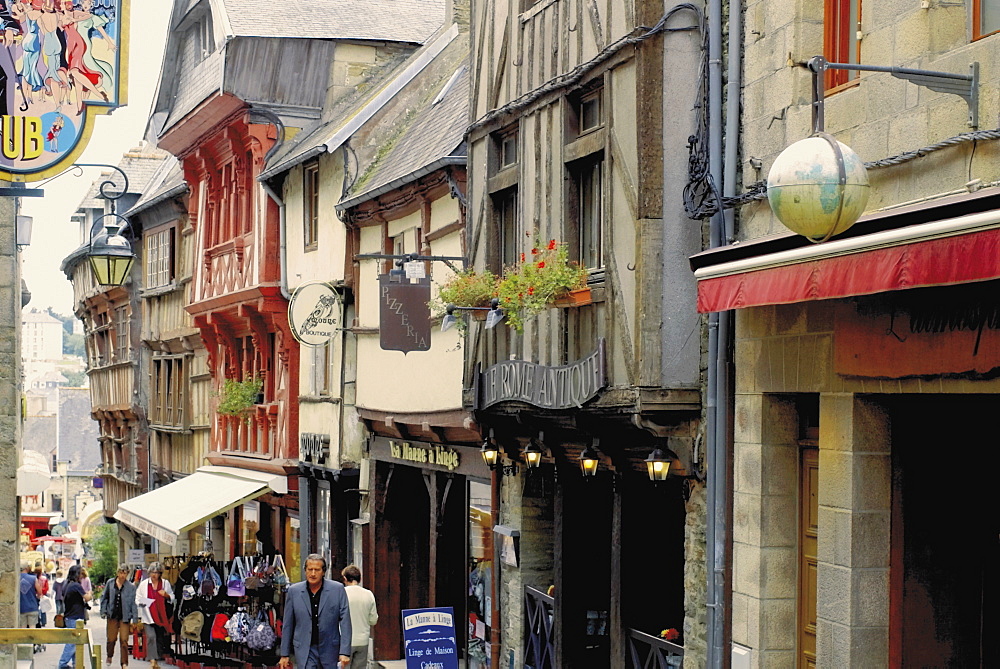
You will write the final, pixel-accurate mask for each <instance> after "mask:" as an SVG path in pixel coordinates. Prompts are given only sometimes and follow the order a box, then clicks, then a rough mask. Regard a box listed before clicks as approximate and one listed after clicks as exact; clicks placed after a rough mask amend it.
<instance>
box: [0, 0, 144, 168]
mask: <svg viewBox="0 0 1000 669" xmlns="http://www.w3.org/2000/svg"><path fill="white" fill-rule="evenodd" d="M128 3H129V0H16V1H15V0H6V1H0V41H2V42H3V45H2V46H0V86H2V90H0V180H4V181H11V182H15V181H38V180H40V179H44V178H47V177H49V176H52V175H54V174H58V173H59V172H61V171H62V170H64V169H65V168H66V167H67V166H69V165H70V164H71V163H73V162H74V161H75V160H76V159H77V157H78V156H79V155H80V154H81V153H82V152H83V150H84V148H86V145H87V141H88V140H89V139H90V135H91V133H92V132H93V120H94V118H95V117H96V116H97V115H98V114H108V113H111V112H112V111H113V110H114V109H116V108H117V107H120V106H123V105H125V103H126V100H125V93H126V90H127V86H126V82H125V80H126V76H127V73H128V59H127V57H126V55H125V54H127V53H128V10H129V4H128Z"/></svg>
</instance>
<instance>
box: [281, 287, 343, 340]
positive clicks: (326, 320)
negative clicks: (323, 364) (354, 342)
mask: <svg viewBox="0 0 1000 669" xmlns="http://www.w3.org/2000/svg"><path fill="white" fill-rule="evenodd" d="M342 320H343V318H342V316H341V301H340V295H338V294H337V291H335V290H334V289H333V288H332V287H331V286H330V285H329V284H327V283H323V282H320V281H316V282H312V283H306V284H303V285H301V286H299V287H298V288H296V289H295V292H294V293H293V294H292V299H291V300H290V301H289V302H288V325H289V327H290V328H291V330H292V335H293V336H294V337H295V339H297V340H298V342H299V343H300V344H302V345H303V346H324V345H326V343H327V342H329V341H330V340H331V339H333V337H334V335H336V334H337V328H338V327H339V326H340V323H341V321H342Z"/></svg>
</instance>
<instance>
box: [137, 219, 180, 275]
mask: <svg viewBox="0 0 1000 669" xmlns="http://www.w3.org/2000/svg"><path fill="white" fill-rule="evenodd" d="M175 230H176V229H175V228H173V227H170V228H167V229H165V230H160V231H158V232H153V233H151V234H149V235H147V236H146V242H145V246H146V288H162V287H163V286H169V285H170V284H172V283H173V281H174V255H175V254H174V244H175V240H176V235H175Z"/></svg>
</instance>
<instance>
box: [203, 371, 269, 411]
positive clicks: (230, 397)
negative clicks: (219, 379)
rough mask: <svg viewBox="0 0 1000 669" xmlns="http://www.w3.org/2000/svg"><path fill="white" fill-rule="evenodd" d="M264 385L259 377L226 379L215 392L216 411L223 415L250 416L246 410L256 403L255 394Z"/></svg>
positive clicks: (258, 392)
mask: <svg viewBox="0 0 1000 669" xmlns="http://www.w3.org/2000/svg"><path fill="white" fill-rule="evenodd" d="M263 387H264V381H263V380H262V379H259V378H249V379H243V380H242V381H237V380H236V379H226V380H225V381H224V382H223V384H222V390H220V391H219V392H218V393H216V397H218V398H219V405H218V406H217V407H216V408H215V410H216V412H218V413H220V414H222V415H224V416H246V418H247V420H249V419H250V417H249V416H248V415H247V411H248V410H249V409H251V408H252V407H253V406H254V404H256V403H257V395H258V394H260V391H261V389H262V388H263Z"/></svg>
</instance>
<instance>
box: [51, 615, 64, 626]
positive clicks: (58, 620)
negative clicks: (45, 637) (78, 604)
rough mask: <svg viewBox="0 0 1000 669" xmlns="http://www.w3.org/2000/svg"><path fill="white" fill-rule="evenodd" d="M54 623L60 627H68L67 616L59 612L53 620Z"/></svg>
mask: <svg viewBox="0 0 1000 669" xmlns="http://www.w3.org/2000/svg"><path fill="white" fill-rule="evenodd" d="M52 624H53V625H55V626H56V627H59V628H60V629H61V628H64V627H66V616H64V615H63V614H61V613H57V614H56V617H55V618H53V620H52Z"/></svg>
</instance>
